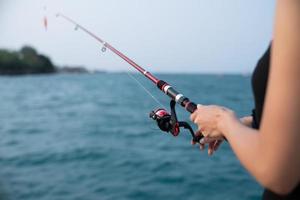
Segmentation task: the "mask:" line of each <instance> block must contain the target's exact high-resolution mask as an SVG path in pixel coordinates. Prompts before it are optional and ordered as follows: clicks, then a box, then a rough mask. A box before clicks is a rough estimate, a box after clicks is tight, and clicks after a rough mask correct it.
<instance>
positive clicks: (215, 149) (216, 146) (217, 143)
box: [214, 140, 223, 151]
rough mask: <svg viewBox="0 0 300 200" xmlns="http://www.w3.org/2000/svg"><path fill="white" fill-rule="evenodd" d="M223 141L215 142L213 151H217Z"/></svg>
mask: <svg viewBox="0 0 300 200" xmlns="http://www.w3.org/2000/svg"><path fill="white" fill-rule="evenodd" d="M222 142H223V140H216V141H215V144H214V151H217V150H218V148H219V147H220V145H221V144H222Z"/></svg>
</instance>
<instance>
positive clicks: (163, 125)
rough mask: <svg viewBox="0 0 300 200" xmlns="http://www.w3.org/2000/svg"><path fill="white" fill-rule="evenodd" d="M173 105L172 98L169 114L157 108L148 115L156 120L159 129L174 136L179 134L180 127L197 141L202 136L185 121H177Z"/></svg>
mask: <svg viewBox="0 0 300 200" xmlns="http://www.w3.org/2000/svg"><path fill="white" fill-rule="evenodd" d="M175 106H176V102H175V101H174V100H171V102H170V107H171V114H169V112H168V111H166V110H165V109H163V108H159V109H157V110H155V111H151V112H150V114H149V117H150V118H151V119H153V120H155V121H156V123H157V126H158V127H159V128H160V130H162V131H164V132H167V133H171V134H172V135H173V136H174V137H176V136H178V135H179V133H180V128H181V127H182V128H184V129H188V130H189V132H190V133H191V135H192V137H193V141H194V142H198V143H199V141H200V140H201V138H202V137H203V136H202V135H201V136H196V135H195V133H194V131H193V129H192V127H191V126H190V125H189V124H188V123H187V122H184V121H178V119H177V114H176V110H175Z"/></svg>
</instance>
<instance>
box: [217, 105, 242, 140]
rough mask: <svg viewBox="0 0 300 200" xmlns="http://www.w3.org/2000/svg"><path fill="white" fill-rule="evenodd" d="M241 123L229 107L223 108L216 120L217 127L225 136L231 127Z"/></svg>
mask: <svg viewBox="0 0 300 200" xmlns="http://www.w3.org/2000/svg"><path fill="white" fill-rule="evenodd" d="M237 123H241V122H240V120H239V119H238V118H237V117H236V114H235V112H234V111H232V110H229V109H224V110H222V112H221V113H220V119H219V122H218V129H219V130H220V131H221V132H222V133H223V135H224V137H225V138H227V137H228V134H230V132H231V131H230V130H231V128H232V127H233V126H234V125H235V124H237Z"/></svg>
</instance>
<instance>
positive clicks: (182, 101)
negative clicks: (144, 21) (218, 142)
mask: <svg viewBox="0 0 300 200" xmlns="http://www.w3.org/2000/svg"><path fill="white" fill-rule="evenodd" d="M56 17H61V18H63V19H65V20H66V21H68V22H69V23H71V24H73V25H75V30H79V29H80V30H82V31H83V32H85V33H86V34H88V35H89V36H91V37H92V38H94V39H95V40H97V41H98V42H99V43H101V44H102V45H103V46H102V49H101V50H102V52H105V51H106V50H107V49H109V50H110V51H112V52H113V53H115V54H116V55H118V56H119V57H121V58H122V59H123V60H125V61H126V62H127V63H128V64H130V65H131V66H132V67H133V68H135V69H136V70H137V71H139V72H140V73H141V74H143V75H144V76H145V77H146V78H148V79H149V80H150V81H152V82H153V83H154V84H155V85H156V86H157V87H158V89H159V90H161V91H162V92H164V93H165V94H166V95H168V96H169V97H170V98H171V101H170V108H171V113H169V112H168V111H166V110H165V109H163V108H160V109H157V110H155V111H151V112H150V115H149V116H150V118H152V119H153V120H155V121H156V122H157V125H158V127H159V128H160V129H161V130H162V131H164V132H169V133H171V134H172V135H173V136H178V135H179V133H180V127H182V128H185V129H188V130H189V131H190V133H191V135H192V137H193V141H194V142H199V141H200V139H201V138H202V137H203V136H202V135H200V136H196V135H195V133H194V131H193V129H192V127H191V126H190V125H189V124H188V123H187V122H184V121H178V119H177V115H176V110H175V106H176V103H177V104H179V105H180V106H182V107H183V108H184V109H185V110H187V111H188V112H190V113H193V112H194V111H195V110H196V109H197V105H196V104H195V103H194V102H192V101H190V100H189V98H187V97H186V96H184V95H183V94H181V93H179V92H177V91H176V90H175V89H174V88H173V87H172V86H171V85H170V84H168V83H167V82H165V81H164V80H160V79H158V78H157V77H155V76H154V75H152V74H151V73H150V72H148V71H146V70H145V69H144V68H142V67H141V66H140V65H138V64H137V63H136V62H134V61H133V60H131V59H130V58H128V57H127V56H126V55H124V54H123V53H122V52H120V51H119V50H117V49H115V48H114V47H113V46H111V45H110V44H109V43H107V42H106V41H104V40H102V39H101V38H100V37H98V36H97V35H95V34H94V33H92V32H91V31H89V30H88V29H86V28H85V27H83V26H82V25H80V24H79V23H77V22H76V21H74V20H73V19H71V18H70V17H68V16H66V15H64V14H62V13H57V14H56Z"/></svg>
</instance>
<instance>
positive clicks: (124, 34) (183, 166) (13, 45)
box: [0, 0, 275, 200]
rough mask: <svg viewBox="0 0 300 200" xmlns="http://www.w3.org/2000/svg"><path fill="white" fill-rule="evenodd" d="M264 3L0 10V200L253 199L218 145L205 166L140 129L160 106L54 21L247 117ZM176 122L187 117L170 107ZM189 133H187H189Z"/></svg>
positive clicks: (3, 3) (266, 28) (134, 2)
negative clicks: (175, 113) (72, 22)
mask: <svg viewBox="0 0 300 200" xmlns="http://www.w3.org/2000/svg"><path fill="white" fill-rule="evenodd" d="M274 7H275V3H274V1H271V0H268V1H259V0H252V1H250V0H246V1H238V0H227V1H222V2H220V1H217V0H211V1H207V0H188V1H179V0H165V1H158V0H151V1H150V0H143V1H138V0H123V1H117V0H111V1H104V0H100V1H99V0H97V1H96V0H90V1H88V2H87V1H82V0H81V1H80V0H78V1H71V0H51V1H50V0H48V1H47V0H26V1H17V0H0V92H1V93H0V199H5V200H8V199H13V200H14V199H46V200H48V199H49V200H50V199H104V200H105V199H142V200H148V199H191V200H192V199H193V200H194V199H230V200H235V199H260V195H261V193H262V189H261V187H260V186H259V185H258V184H257V183H256V182H255V181H254V180H253V179H252V178H251V177H250V175H249V174H248V173H247V172H246V171H245V170H244V169H243V167H242V166H241V165H240V163H239V162H238V160H237V159H236V157H235V156H234V154H233V153H232V151H231V149H230V147H229V146H228V144H223V145H222V147H221V148H220V149H219V151H218V152H217V153H216V154H215V155H214V156H212V157H209V156H208V155H207V153H206V152H200V151H199V150H198V148H197V147H192V146H191V145H190V139H191V138H190V136H189V135H188V133H187V132H186V131H182V133H181V135H180V136H179V137H178V138H173V137H172V136H171V135H168V134H165V133H162V132H161V131H160V130H159V129H158V128H157V127H156V125H155V123H154V121H152V120H150V119H149V117H148V114H149V112H150V111H151V110H153V109H155V108H158V107H161V105H159V104H158V103H157V102H155V101H154V100H153V99H152V98H151V97H150V96H148V95H147V94H146V93H145V91H144V90H143V89H142V88H141V87H140V86H139V85H138V84H137V83H136V82H135V81H133V80H132V79H131V78H130V77H129V76H128V74H127V73H126V72H129V73H131V74H132V75H133V76H134V77H135V78H136V79H137V80H138V81H140V82H141V83H142V84H143V85H144V87H145V88H146V89H148V90H149V91H150V92H151V93H152V94H153V95H154V96H155V97H156V98H158V100H159V101H160V102H161V103H162V104H163V106H164V107H166V108H168V104H169V99H168V98H167V97H166V96H164V94H161V92H160V91H157V89H156V88H155V87H154V86H153V85H152V84H151V82H150V81H148V80H146V79H145V78H144V77H143V76H141V75H139V74H136V73H135V71H134V70H132V69H131V67H130V66H129V65H128V64H127V63H125V62H124V61H123V60H122V59H120V58H119V57H117V56H116V55H114V54H113V53H112V52H110V51H107V52H105V53H102V52H101V48H102V46H99V44H98V43H97V42H95V41H94V40H93V39H92V38H90V37H89V36H87V35H85V34H84V33H83V32H82V31H74V26H72V25H70V24H69V23H67V22H66V21H64V20H63V19H62V18H57V17H56V16H55V15H56V13H58V12H61V13H64V14H66V15H68V16H70V17H72V18H73V19H75V20H76V21H78V22H79V23H81V24H82V25H84V26H85V27H87V28H88V29H90V30H92V32H94V33H96V34H97V35H99V36H100V37H101V38H103V39H104V40H106V41H108V42H109V43H110V44H112V45H113V46H114V47H116V48H117V49H119V50H120V51H122V52H123V53H125V54H126V55H128V56H129V57H130V58H132V59H133V60H135V61H136V62H137V63H139V64H140V65H141V66H143V67H144V68H146V69H147V70H149V71H151V72H154V74H155V75H157V76H158V77H159V78H161V79H164V80H166V81H168V82H169V83H170V84H173V85H174V86H175V87H176V88H177V89H178V90H179V91H181V92H183V93H184V94H185V95H186V96H188V97H189V98H190V99H192V100H193V101H195V102H199V103H201V104H219V105H223V106H227V107H230V108H231V109H234V110H235V111H236V112H237V114H238V115H239V116H244V115H250V114H251V110H252V108H253V100H252V98H253V97H252V91H251V73H252V70H253V69H254V67H255V64H256V62H257V60H258V59H259V58H260V56H261V55H262V54H263V52H264V51H265V50H266V48H267V46H268V44H269V43H270V41H271V40H272V26H273V16H274ZM178 116H179V118H180V119H181V120H188V119H189V115H188V113H186V112H185V111H184V110H182V109H181V108H178ZM194 128H196V127H194Z"/></svg>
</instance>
